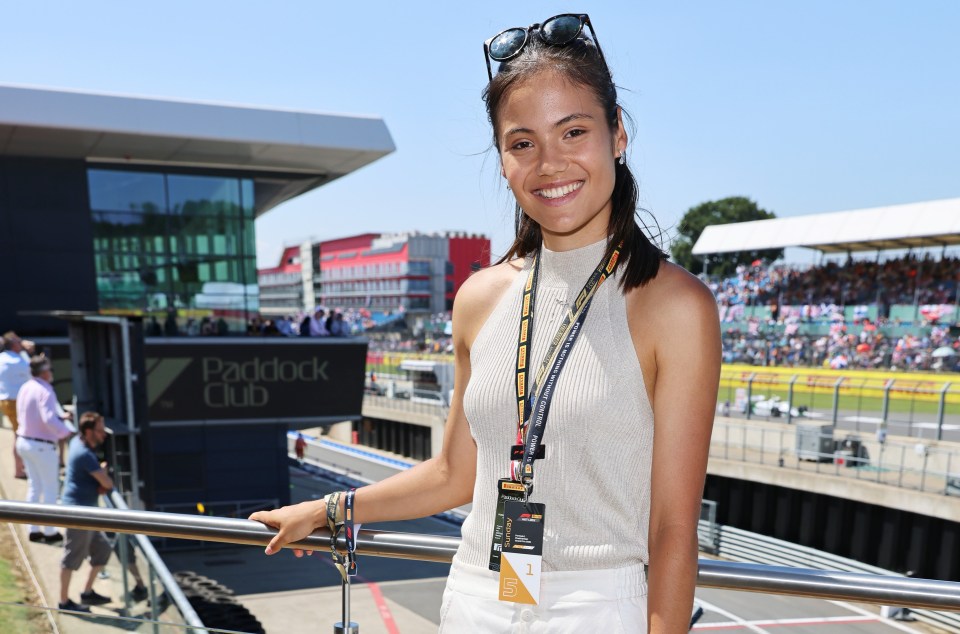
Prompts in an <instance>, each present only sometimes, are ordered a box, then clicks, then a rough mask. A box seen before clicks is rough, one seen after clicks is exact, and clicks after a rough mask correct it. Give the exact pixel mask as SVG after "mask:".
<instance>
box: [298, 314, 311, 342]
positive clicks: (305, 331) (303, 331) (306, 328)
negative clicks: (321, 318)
mask: <svg viewBox="0 0 960 634" xmlns="http://www.w3.org/2000/svg"><path fill="white" fill-rule="evenodd" d="M312 324H313V318H312V317H310V315H305V316H304V318H303V320H302V321H301V322H300V336H301V337H309V336H310V326H311V325H312Z"/></svg>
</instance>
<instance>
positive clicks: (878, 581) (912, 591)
mask: <svg viewBox="0 0 960 634" xmlns="http://www.w3.org/2000/svg"><path fill="white" fill-rule="evenodd" d="M0 520H3V521H8V522H15V523H38V524H52V525H57V526H66V527H68V528H85V529H98V530H110V531H115V532H120V533H142V534H145V535H155V536H162V537H173V538H183V539H199V540H204V541H217V542H227V543H232V544H247V545H252V546H265V545H266V544H267V543H269V541H270V539H271V538H272V537H273V536H274V534H275V531H274V530H273V529H270V528H268V527H266V526H264V525H262V524H260V523H258V522H252V521H249V520H240V519H228V518H217V517H205V516H196V515H179V514H175V513H157V512H150V511H121V510H116V509H103V508H94V507H83V506H59V505H47V504H30V503H26V502H13V501H10V500H0ZM342 541H343V537H342V536H341V542H342ZM459 543H460V540H459V539H458V538H455V537H444V536H438V535H416V534H410V533H394V532H388V531H373V530H364V531H363V532H362V533H360V535H359V536H358V539H357V552H359V553H361V554H366V555H376V556H381V557H399V558H404V559H417V560H423V561H436V562H446V563H449V562H450V561H451V560H452V559H453V555H454V553H455V552H456V550H457V547H458V546H459ZM295 546H296V547H297V548H302V549H305V550H320V551H327V550H329V548H330V534H329V532H328V531H326V530H323V529H320V530H317V531H315V532H314V533H313V535H311V536H310V537H307V538H306V539H304V540H301V541H299V542H297V543H296V544H295ZM345 546H346V544H345V543H344V544H342V547H343V548H345ZM697 584H698V585H700V586H702V587H708V588H723V589H729V590H743V591H748V592H763V593H773V594H788V595H793V596H804V597H813V598H823V599H842V600H852V601H865V602H869V603H880V604H885V605H903V606H908V607H912V608H916V607H923V608H931V609H938V610H955V611H960V583H953V582H949V581H936V580H928V579H907V578H897V577H884V576H878V575H872V574H863V573H851V572H841V571H829V570H811V569H803V568H783V567H777V566H764V565H758V564H744V563H732V562H723V561H710V560H704V559H702V560H700V567H699V573H698V576H697Z"/></svg>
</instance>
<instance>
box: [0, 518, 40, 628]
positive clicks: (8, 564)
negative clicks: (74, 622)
mask: <svg viewBox="0 0 960 634" xmlns="http://www.w3.org/2000/svg"><path fill="white" fill-rule="evenodd" d="M15 557H16V555H15V554H14V549H13V541H12V538H11V536H10V531H9V530H7V528H6V527H5V526H2V525H0V604H7V603H25V601H26V596H27V590H26V588H27V586H26V583H25V580H24V579H23V576H22V575H21V574H20V573H19V571H18V570H17V568H16V564H14V563H13V558H15ZM44 622H45V621H43V615H42V613H41V611H40V610H36V609H33V608H32V607H31V606H29V605H0V634H32V633H34V632H42V631H45V629H46V628H44V627H43V626H42V624H43V623H44Z"/></svg>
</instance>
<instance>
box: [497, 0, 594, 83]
mask: <svg viewBox="0 0 960 634" xmlns="http://www.w3.org/2000/svg"><path fill="white" fill-rule="evenodd" d="M584 24H586V25H587V28H588V29H590V35H591V36H592V37H593V45H594V46H596V47H597V53H599V54H600V61H602V62H603V65H604V66H606V65H607V60H606V59H604V57H603V51H601V50H600V42H598V41H597V34H596V33H595V32H594V31H593V25H592V24H591V23H590V16H588V15H587V14H586V13H561V14H560V15H555V16H553V17H552V18H547V19H546V20H544V22H543V24H540V23H539V22H537V23H534V24H531V25H530V26H528V27H527V28H523V27H520V26H515V27H513V28H510V29H505V30H503V31H500V32H499V33H497V34H496V35H494V36H493V37H491V38H490V39H489V40H487V41H486V42H484V43H483V58H484V60H485V61H486V62H487V75H488V76H489V77H490V81H493V68H492V67H491V66H490V60H491V59H492V60H493V61H495V62H505V61H507V60H508V59H513V58H514V57H516V56H517V55H519V54H520V51H522V50H523V47H524V46H526V45H527V42H529V41H530V34H531V33H533V32H536V34H537V35H538V36H540V39H541V40H543V41H544V42H546V43H547V44H550V45H551V46H566V45H567V44H569V43H570V42H572V41H574V40H575V39H577V38H578V37H579V36H580V34H581V33H582V32H583V25H584ZM607 72H609V67H608V70H607Z"/></svg>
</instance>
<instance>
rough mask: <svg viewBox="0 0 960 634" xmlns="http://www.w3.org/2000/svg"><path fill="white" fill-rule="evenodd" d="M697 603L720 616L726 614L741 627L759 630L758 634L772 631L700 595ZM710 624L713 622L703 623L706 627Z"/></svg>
mask: <svg viewBox="0 0 960 634" xmlns="http://www.w3.org/2000/svg"><path fill="white" fill-rule="evenodd" d="M697 603H699V604H700V605H701V606H703V609H704V610H710V611H711V612H716V613H717V614H719V615H720V616H725V617H727V618H728V619H730V620H731V621H733V622H734V624H736V625H738V626H740V627H745V628H747V629H748V630H750V631H751V632H757V633H758V634H770V633H769V632H767V631H766V630H765V629H763V628H760V627H757V626H756V625H753V624H752V623H750V622H748V621H747V620H746V619H741V618H740V617H739V616H737V615H736V614H734V613H733V612H729V611H727V610H724V609H723V608H721V607H720V606H718V605H714V604H712V603H707V602H706V601H704V600H703V599H701V598H700V597H697ZM710 625H712V623H704V624H703V627H705V628H706V627H709V626H710ZM693 629H700V628H699V627H698V626H697V625H695V626H694V628H693Z"/></svg>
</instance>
